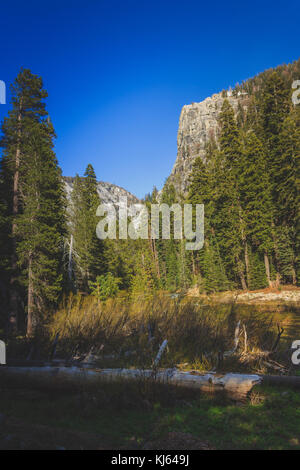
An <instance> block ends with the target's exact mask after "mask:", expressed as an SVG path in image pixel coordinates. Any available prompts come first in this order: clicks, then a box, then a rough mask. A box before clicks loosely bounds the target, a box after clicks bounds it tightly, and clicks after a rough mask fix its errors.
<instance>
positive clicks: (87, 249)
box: [70, 165, 104, 292]
mask: <svg viewBox="0 0 300 470" xmlns="http://www.w3.org/2000/svg"><path fill="white" fill-rule="evenodd" d="M99 203H100V200H99V196H98V193H97V180H96V175H95V172H94V169H93V167H92V165H88V166H87V168H86V171H85V173H84V177H83V178H82V177H79V176H76V178H75V181H74V187H73V192H72V196H71V208H70V232H71V236H73V241H74V262H75V277H76V286H77V288H78V289H79V290H82V291H84V292H88V291H89V282H90V281H95V279H96V277H97V275H100V274H102V273H103V270H104V266H103V265H104V260H103V242H102V241H101V240H99V239H98V238H97V235H96V226H97V223H98V218H97V216H96V211H97V207H98V206H99Z"/></svg>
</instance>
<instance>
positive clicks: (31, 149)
mask: <svg viewBox="0 0 300 470" xmlns="http://www.w3.org/2000/svg"><path fill="white" fill-rule="evenodd" d="M46 96H47V92H46V91H45V90H44V89H43V84H42V79H41V78H40V77H38V76H36V75H33V74H32V73H31V72H30V70H27V69H22V70H21V71H20V73H19V75H18V77H17V78H16V80H15V82H14V84H13V86H12V110H11V111H10V112H9V115H8V117H7V118H5V120H4V123H3V125H2V133H3V136H2V139H1V146H2V148H3V158H2V162H1V200H2V207H3V208H4V214H5V224H4V225H5V227H4V234H5V236H6V235H7V234H8V233H10V235H11V236H10V240H8V241H6V246H7V261H6V264H7V265H8V264H9V265H10V268H9V273H8V277H9V286H10V287H9V291H10V301H9V319H8V321H9V324H10V326H11V327H13V329H16V328H17V326H18V314H19V312H20V305H21V303H22V300H23V299H22V294H23V291H22V284H23V283H25V284H26V285H27V287H28V295H27V306H28V307H27V310H28V312H27V314H28V322H27V323H28V325H27V331H28V334H31V333H32V332H33V329H34V326H35V324H36V322H37V321H38V317H39V315H41V312H42V310H43V308H44V306H45V305H46V304H47V305H50V304H52V305H53V303H54V302H55V301H56V300H57V298H58V295H59V292H60V288H61V286H60V274H59V258H60V255H59V253H60V249H61V246H60V240H61V237H62V233H63V230H64V229H63V215H62V214H63V192H62V181H61V174H60V170H59V168H58V165H57V161H56V158H55V155H54V152H53V139H54V130H53V127H52V125H51V123H50V120H49V118H48V115H47V112H46V109H45V102H44V99H45V98H46ZM52 250H53V251H52ZM8 259H9V261H8ZM21 275H22V277H21ZM53 282H54V284H53V285H52V283H53Z"/></svg>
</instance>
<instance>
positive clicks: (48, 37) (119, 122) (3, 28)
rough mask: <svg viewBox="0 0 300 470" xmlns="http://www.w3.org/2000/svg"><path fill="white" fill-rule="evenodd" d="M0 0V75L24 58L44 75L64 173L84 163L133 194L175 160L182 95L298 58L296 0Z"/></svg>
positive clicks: (205, 91)
mask: <svg viewBox="0 0 300 470" xmlns="http://www.w3.org/2000/svg"><path fill="white" fill-rule="evenodd" d="M7 3H8V4H5V5H4V2H1V5H0V57H1V60H0V80H4V81H5V82H6V83H7V84H9V83H11V82H12V81H13V79H14V78H15V76H16V75H17V73H18V71H19V69H20V67H21V66H23V67H26V68H30V69H31V70H32V72H34V73H36V74H39V75H41V76H42V77H43V79H44V85H45V88H46V89H47V91H48V93H49V98H48V100H47V108H48V111H49V113H50V115H51V118H52V121H53V124H54V126H55V130H56V133H57V141H56V152H57V157H58V160H59V163H60V165H61V167H62V169H63V173H64V175H68V176H71V175H75V174H76V173H79V174H83V172H84V169H85V167H86V165H87V163H89V162H90V163H92V164H93V166H94V168H95V170H96V173H97V177H98V179H101V180H104V181H110V182H112V183H115V184H118V185H120V186H123V187H124V188H126V189H128V190H129V191H131V192H133V193H134V194H136V195H137V196H139V197H142V196H144V194H145V193H147V192H149V191H151V189H152V187H153V185H156V186H157V187H159V188H160V187H161V186H162V185H163V183H164V180H165V178H166V177H167V176H168V175H169V173H170V171H171V169H172V166H173V164H174V162H175V158H176V138H177V127H178V120H179V115H180V110H181V108H182V106H183V105H184V104H188V103H191V102H193V101H194V102H197V101H201V100H203V99H204V98H206V97H207V96H209V95H211V94H212V93H215V92H218V91H220V90H222V89H223V88H228V87H229V86H230V85H231V86H234V85H235V83H236V82H241V81H242V80H243V79H247V78H249V77H251V76H253V75H255V74H257V73H259V72H260V71H263V70H264V69H266V68H269V67H273V66H276V65H278V64H282V63H288V62H291V61H293V60H296V59H297V58H298V57H299V43H300V40H299V39H300V38H299V30H300V28H299V26H300V25H299V22H300V20H299V13H300V4H299V1H294V0H291V1H289V2H281V1H277V2H273V1H272V2H271V1H270V2H269V1H259V2H258V1H256V0H253V1H251V2H245V1H244V2H230V1H227V2H219V1H214V2H201V1H199V0H198V1H194V0H190V1H187V2H183V1H182V0H181V1H177V0H172V1H168V0H166V1H164V0H160V1H156V0H152V1H151V2H150V1H144V0H139V1H134V0H123V1H117V0H109V1H108V0H85V1H77V0H72V1H69V0H60V1H58V0H51V1H47V0H43V1H42V0H39V1H36V0H27V1H26V2H25V1H24V0H22V1H20V0H15V1H13V2H7ZM299 78H300V77H299ZM8 99H9V94H8ZM8 109H9V105H8V104H7V105H0V119H1V120H2V119H3V117H4V115H5V114H6V113H7V111H8Z"/></svg>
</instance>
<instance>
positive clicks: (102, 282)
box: [90, 273, 121, 300]
mask: <svg viewBox="0 0 300 470" xmlns="http://www.w3.org/2000/svg"><path fill="white" fill-rule="evenodd" d="M120 283H121V279H119V278H116V277H114V276H113V275H112V274H111V273H107V274H102V275H101V276H97V278H96V282H90V288H91V294H92V295H94V296H95V297H97V299H99V300H107V299H108V298H109V297H116V295H117V294H118V292H119V285H120Z"/></svg>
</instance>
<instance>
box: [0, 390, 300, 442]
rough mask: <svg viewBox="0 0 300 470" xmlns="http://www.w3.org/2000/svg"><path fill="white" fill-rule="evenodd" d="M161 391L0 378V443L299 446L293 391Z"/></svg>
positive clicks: (299, 406)
mask: <svg viewBox="0 0 300 470" xmlns="http://www.w3.org/2000/svg"><path fill="white" fill-rule="evenodd" d="M123 386H124V384H123ZM121 388H122V385H121ZM166 393H168V392H166V391H165V392H164V393H162V394H161V393H160V394H159V395H158V397H154V399H151V400H147V399H142V398H141V397H140V398H137V396H135V395H134V394H131V393H130V391H128V390H127V389H126V388H122V390H120V388H119V390H118V394H117V395H116V393H115V390H112V391H111V393H110V392H109V389H106V390H105V391H103V390H101V391H99V392H98V393H95V392H93V393H92V394H90V393H88V392H82V393H80V394H78V392H77V393H71V394H70V393H62V392H60V393H53V391H52V392H51V393H45V392H41V391H37V390H28V389H27V390H25V389H23V390H21V389H18V390H9V389H5V388H4V387H3V386H1V389H0V425H1V426H0V449H61V450H64V449H100V450H101V449H114V450H116V449H161V450H172V449H175V450H182V449H184V450H191V449H300V395H299V393H298V392H294V391H292V390H289V389H286V388H274V387H272V388H268V387H265V386H264V387H257V388H255V389H254V390H253V391H252V392H251V395H250V398H249V400H248V401H247V402H246V403H233V402H231V401H228V400H227V399H225V398H224V397H222V396H209V395H204V394H202V395H199V394H197V395H193V394H192V395H190V396H178V394H177V393H175V394H174V393H173V394H172V393H171V396H170V397H168V396H166Z"/></svg>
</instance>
